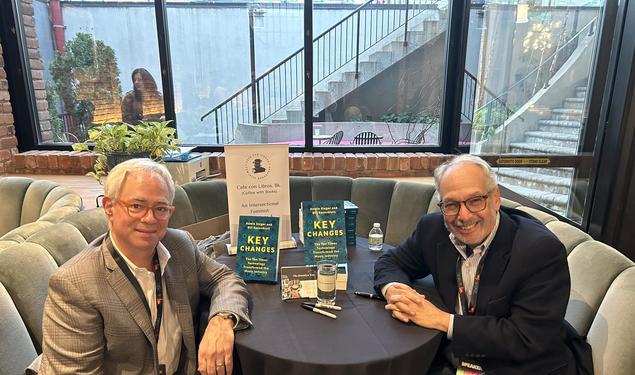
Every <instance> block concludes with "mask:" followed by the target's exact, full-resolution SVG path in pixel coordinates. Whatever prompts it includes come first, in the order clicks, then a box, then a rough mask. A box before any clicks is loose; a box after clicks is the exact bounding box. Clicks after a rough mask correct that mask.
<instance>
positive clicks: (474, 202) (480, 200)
mask: <svg viewBox="0 0 635 375" xmlns="http://www.w3.org/2000/svg"><path fill="white" fill-rule="evenodd" d="M490 193H491V192H488V193H487V194H485V195H477V196H475V197H471V198H468V199H466V200H464V201H458V202H457V201H447V202H444V201H441V202H439V203H437V206H439V208H440V209H441V212H443V214H444V215H446V216H454V215H458V214H459V211H461V204H463V205H464V206H465V208H467V210H468V211H470V212H471V213H473V214H474V213H477V212H481V211H483V210H484V209H485V207H487V198H489V195H490Z"/></svg>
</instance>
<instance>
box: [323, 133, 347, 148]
mask: <svg viewBox="0 0 635 375" xmlns="http://www.w3.org/2000/svg"><path fill="white" fill-rule="evenodd" d="M342 137H344V132H343V131H341V130H340V131H338V132H336V133H335V134H333V136H332V137H331V138H329V139H327V140H326V141H324V144H325V145H339V144H340V142H341V141H342Z"/></svg>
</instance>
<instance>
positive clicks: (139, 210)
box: [116, 200, 174, 220]
mask: <svg viewBox="0 0 635 375" xmlns="http://www.w3.org/2000/svg"><path fill="white" fill-rule="evenodd" d="M116 202H117V203H119V204H121V205H122V206H123V207H124V208H125V209H126V211H128V215H130V217H133V218H135V219H141V218H143V217H145V216H146V215H147V214H148V211H149V210H152V214H154V217H155V218H156V219H157V220H165V219H168V218H169V217H170V215H172V212H174V206H170V205H167V204H161V203H159V204H157V205H155V206H147V205H145V204H141V203H137V202H131V203H130V202H123V201H121V200H116Z"/></svg>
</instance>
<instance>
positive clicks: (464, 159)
mask: <svg viewBox="0 0 635 375" xmlns="http://www.w3.org/2000/svg"><path fill="white" fill-rule="evenodd" d="M460 164H472V165H476V166H477V167H479V168H481V170H482V171H483V173H484V174H485V176H487V183H486V185H487V191H492V190H494V189H496V188H497V187H498V182H497V177H496V172H494V170H493V169H492V167H491V166H490V165H489V164H488V163H487V162H486V161H485V160H483V159H481V158H479V157H478V156H476V155H470V154H461V155H458V156H455V157H453V158H452V159H450V160H448V161H446V162H445V163H443V164H441V165H439V166H438V167H437V168H436V169H435V170H434V185H435V186H436V188H437V193H439V185H440V184H441V179H442V178H443V176H444V175H445V174H446V172H447V171H448V170H449V169H450V168H452V167H454V166H457V165H460Z"/></svg>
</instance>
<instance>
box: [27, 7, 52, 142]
mask: <svg viewBox="0 0 635 375" xmlns="http://www.w3.org/2000/svg"><path fill="white" fill-rule="evenodd" d="M21 3H22V4H21V12H22V22H23V23H24V34H25V36H26V45H27V49H28V54H29V63H30V65H31V78H32V79H33V89H34V91H35V101H36V106H37V114H38V117H39V120H40V122H39V126H40V140H41V141H42V142H50V141H51V140H52V139H53V132H52V130H51V122H50V121H49V118H50V117H49V111H48V109H49V105H48V102H47V101H46V82H44V64H43V63H42V59H41V56H40V47H39V43H38V39H37V34H36V32H35V17H34V16H33V0H21Z"/></svg>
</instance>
